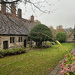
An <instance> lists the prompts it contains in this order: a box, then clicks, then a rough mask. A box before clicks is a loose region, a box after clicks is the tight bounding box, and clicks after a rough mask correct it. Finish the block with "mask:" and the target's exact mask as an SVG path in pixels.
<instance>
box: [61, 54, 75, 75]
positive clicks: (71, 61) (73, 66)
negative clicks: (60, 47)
mask: <svg viewBox="0 0 75 75" xmlns="http://www.w3.org/2000/svg"><path fill="white" fill-rule="evenodd" d="M60 66H61V69H62V71H60V74H61V75H75V53H68V54H66V55H64V61H63V62H62V61H60Z"/></svg>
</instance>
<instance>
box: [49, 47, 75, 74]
mask: <svg viewBox="0 0 75 75" xmlns="http://www.w3.org/2000/svg"><path fill="white" fill-rule="evenodd" d="M71 52H74V53H75V48H74V49H73V50H72V51H71ZM62 61H63V60H62ZM60 71H61V68H60V64H58V65H57V66H56V67H55V68H54V70H52V71H51V72H50V74H49V75H60Z"/></svg>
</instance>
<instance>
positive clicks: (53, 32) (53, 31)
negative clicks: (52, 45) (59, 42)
mask: <svg viewBox="0 0 75 75" xmlns="http://www.w3.org/2000/svg"><path fill="white" fill-rule="evenodd" d="M49 28H50V30H51V31H52V35H53V37H55V29H54V28H53V26H50V27H49Z"/></svg>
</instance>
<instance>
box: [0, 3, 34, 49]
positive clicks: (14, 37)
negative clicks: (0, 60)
mask: <svg viewBox="0 0 75 75" xmlns="http://www.w3.org/2000/svg"><path fill="white" fill-rule="evenodd" d="M21 13H22V11H21V9H18V15H17V16H16V7H15V5H14V4H11V13H10V14H8V13H6V5H5V4H1V11H0V49H7V48H14V47H26V42H27V38H28V34H29V32H30V30H31V29H32V28H33V27H34V26H35V23H34V16H31V19H30V20H26V19H23V18H22V14H21Z"/></svg>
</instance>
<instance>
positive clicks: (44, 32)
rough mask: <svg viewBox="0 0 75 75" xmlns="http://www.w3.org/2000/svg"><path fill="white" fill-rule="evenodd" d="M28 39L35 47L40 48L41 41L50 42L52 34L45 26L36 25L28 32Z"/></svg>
mask: <svg viewBox="0 0 75 75" xmlns="http://www.w3.org/2000/svg"><path fill="white" fill-rule="evenodd" d="M29 37H30V38H31V39H32V40H33V41H35V42H36V45H38V46H42V42H43V41H47V40H52V32H51V30H50V29H49V28H48V27H47V26H45V25H43V24H38V25H36V26H35V27H34V28H33V29H32V30H31V31H30V34H29Z"/></svg>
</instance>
